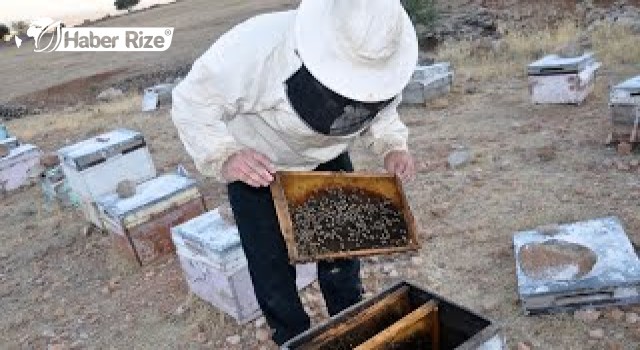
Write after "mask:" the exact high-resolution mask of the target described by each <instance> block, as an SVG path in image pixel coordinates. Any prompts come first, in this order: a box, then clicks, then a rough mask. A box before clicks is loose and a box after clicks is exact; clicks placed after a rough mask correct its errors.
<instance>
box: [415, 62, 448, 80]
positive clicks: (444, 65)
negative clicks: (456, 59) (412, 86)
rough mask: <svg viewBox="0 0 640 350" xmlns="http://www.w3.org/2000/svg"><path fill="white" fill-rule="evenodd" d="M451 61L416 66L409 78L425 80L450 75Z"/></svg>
mask: <svg viewBox="0 0 640 350" xmlns="http://www.w3.org/2000/svg"><path fill="white" fill-rule="evenodd" d="M451 74H452V72H451V63H449V62H440V63H434V64H432V65H429V66H417V67H416V69H415V70H414V71H413V75H412V76H411V80H427V79H435V78H436V77H439V76H443V75H444V76H448V75H451Z"/></svg>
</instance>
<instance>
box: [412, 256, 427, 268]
mask: <svg viewBox="0 0 640 350" xmlns="http://www.w3.org/2000/svg"><path fill="white" fill-rule="evenodd" d="M411 264H413V266H422V265H423V264H424V261H423V260H422V258H421V257H419V256H413V257H411Z"/></svg>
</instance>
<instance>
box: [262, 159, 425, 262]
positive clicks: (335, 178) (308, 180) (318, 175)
mask: <svg viewBox="0 0 640 350" xmlns="http://www.w3.org/2000/svg"><path fill="white" fill-rule="evenodd" d="M330 186H335V187H345V188H359V189H362V190H365V191H369V192H371V193H374V194H377V195H380V196H383V197H385V198H387V199H388V200H390V201H391V203H392V204H393V205H394V206H395V207H396V208H399V210H400V211H401V214H402V217H403V219H404V221H405V223H406V225H407V243H406V244H405V245H403V246H401V247H398V246H393V247H382V248H373V249H358V250H347V251H335V252H330V253H316V254H315V255H312V256H304V255H301V253H300V249H298V246H297V240H296V232H294V227H293V221H292V218H291V211H290V207H291V206H297V205H300V204H302V203H304V202H305V201H306V200H307V199H308V198H309V196H310V195H312V193H313V191H314V190H318V189H322V188H327V187H330ZM271 194H272V197H273V201H274V205H275V208H276V214H277V216H278V221H279V223H280V230H281V232H282V235H283V237H284V240H285V243H286V244H287V251H288V254H289V260H290V261H291V262H292V263H304V262H311V261H318V260H331V259H340V258H348V257H362V256H370V255H383V254H393V253H398V252H406V251H415V250H417V249H419V248H420V244H419V241H418V237H417V230H416V224H415V219H414V217H413V214H412V213H411V209H410V207H409V204H408V201H407V198H406V195H405V193H404V191H403V189H402V182H401V181H400V180H399V179H398V178H397V177H395V176H393V175H389V174H376V173H367V172H358V173H344V172H321V171H299V172H293V171H284V172H278V173H277V174H276V178H275V181H274V182H273V183H272V184H271Z"/></svg>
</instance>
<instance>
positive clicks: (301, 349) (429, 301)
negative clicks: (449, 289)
mask: <svg viewBox="0 0 640 350" xmlns="http://www.w3.org/2000/svg"><path fill="white" fill-rule="evenodd" d="M418 344H420V345H418ZM354 348H355V349H359V350H372V349H397V350H405V349H406V350H410V349H418V348H419V349H434V350H437V349H443V350H444V349H458V350H462V349H464V350H470V349H478V350H502V349H506V345H505V341H504V337H503V336H502V334H501V333H500V329H499V328H498V327H497V326H496V325H495V324H493V323H492V322H491V321H489V320H488V319H486V318H484V317H482V316H480V315H477V314H475V313H474V312H472V311H469V310H468V309H465V308H463V307H461V306H458V305H456V304H454V303H452V302H450V301H448V300H447V299H445V298H443V297H440V296H438V295H436V294H433V293H431V292H428V291H426V290H424V289H422V288H420V287H418V286H416V285H413V284H411V283H408V282H400V283H398V284H395V285H393V286H391V287H390V288H388V289H386V290H384V291H382V292H380V293H379V294H377V295H376V296H374V297H372V298H371V299H368V300H365V301H362V302H360V303H358V304H356V305H353V306H352V307H350V308H348V309H346V310H344V311H343V312H341V313H339V314H337V315H335V316H333V317H331V318H330V319H329V320H328V321H326V322H324V323H322V324H320V325H318V326H316V327H313V328H312V329H310V330H308V331H306V332H304V333H303V334H300V335H299V336H297V337H295V338H293V339H291V340H289V341H288V342H287V343H286V344H284V345H283V347H282V349H284V350H342V349H354Z"/></svg>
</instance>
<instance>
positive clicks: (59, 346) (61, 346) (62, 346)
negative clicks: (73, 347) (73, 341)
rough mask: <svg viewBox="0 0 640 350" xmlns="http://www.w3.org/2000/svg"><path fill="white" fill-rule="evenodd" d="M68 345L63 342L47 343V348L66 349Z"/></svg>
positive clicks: (49, 349)
mask: <svg viewBox="0 0 640 350" xmlns="http://www.w3.org/2000/svg"><path fill="white" fill-rule="evenodd" d="M67 349H69V347H68V346H67V344H65V343H57V344H49V345H47V350H67Z"/></svg>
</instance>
